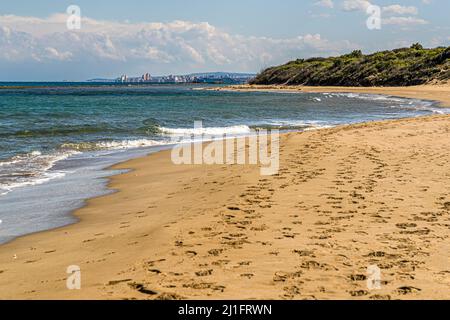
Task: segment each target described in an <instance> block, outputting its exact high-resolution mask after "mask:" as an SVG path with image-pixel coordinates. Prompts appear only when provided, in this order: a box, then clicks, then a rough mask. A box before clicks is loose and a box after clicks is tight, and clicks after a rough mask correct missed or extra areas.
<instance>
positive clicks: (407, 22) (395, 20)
mask: <svg viewBox="0 0 450 320" xmlns="http://www.w3.org/2000/svg"><path fill="white" fill-rule="evenodd" d="M382 23H383V24H386V25H398V26H413V25H424V24H428V21H426V20H423V19H419V18H416V17H389V18H386V19H383V22H382Z"/></svg>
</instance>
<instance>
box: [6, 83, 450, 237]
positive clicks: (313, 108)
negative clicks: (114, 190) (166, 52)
mask: <svg viewBox="0 0 450 320" xmlns="http://www.w3.org/2000/svg"><path fill="white" fill-rule="evenodd" d="M1 86H10V87H9V88H8V87H3V88H2V89H0V219H1V220H2V224H1V225H0V226H1V228H0V242H1V241H6V240H8V239H11V238H14V237H16V236H18V235H21V234H25V233H29V232H34V231H38V230H43V229H46V228H50V227H54V226H59V225H63V224H66V223H70V222H73V220H71V219H73V218H70V216H67V211H70V209H73V208H75V207H77V206H80V205H81V204H82V201H83V200H84V199H85V198H87V197H90V196H92V195H97V194H101V193H102V192H103V193H104V192H105V190H104V188H103V187H102V186H103V184H104V181H103V180H99V179H97V178H102V177H104V176H105V175H107V174H105V172H103V171H102V170H101V169H102V168H104V167H105V166H107V165H109V164H112V163H114V162H118V161H122V160H124V159H127V158H130V157H133V156H139V155H142V154H144V153H148V152H149V151H151V150H154V148H156V147H159V148H160V147H163V146H165V145H168V144H170V139H171V137H173V136H174V135H181V134H183V133H184V132H192V128H193V125H194V121H197V120H201V121H203V127H204V128H205V129H204V131H203V132H208V133H214V134H222V133H229V134H235V135H240V134H244V135H245V134H247V133H249V132H250V129H253V128H277V129H282V130H304V129H311V128H321V127H327V126H334V125H338V124H347V123H355V122H362V121H372V120H381V119H391V118H400V117H414V116H421V115H427V114H433V113H443V112H447V111H448V110H445V109H439V108H438V107H436V106H434V105H433V103H431V102H429V101H418V100H410V99H401V98H396V97H383V96H375V95H361V94H331V93H330V94H306V93H302V94H291V93H242V92H239V93H232V92H216V91H199V90H193V89H195V88H196V86H189V85H147V86H117V85H89V84H37V83H34V84H0V87H1ZM13 86H26V87H13ZM80 177H82V178H83V179H84V180H83V183H82V184H85V186H82V187H80V186H78V187H76V185H75V182H77V183H78V184H79V183H80V180H79V179H80ZM71 179H72V180H71ZM77 179H78V180H77ZM70 181H72V185H71V184H70ZM99 181H101V182H99ZM56 186H57V187H56ZM69 186H70V189H68V188H69ZM55 189H58V190H59V196H56V195H55V192H56V191H57V190H56V191H55ZM57 193H58V192H57ZM49 194H52V196H51V197H50V196H48V195H49ZM69 194H70V196H69ZM29 199H32V200H29ZM30 208H33V210H32V211H33V216H32V217H30V216H28V217H27V213H28V211H29V210H30ZM28 214H29V213H28ZM11 217H14V219H12V218H11ZM5 221H10V222H9V223H7V224H5ZM12 221H14V222H12ZM5 226H6V227H5ZM6 228H7V229H6ZM5 230H7V232H6V231H5ZM2 232H3V234H2Z"/></svg>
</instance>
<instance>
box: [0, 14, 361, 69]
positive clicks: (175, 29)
mask: <svg viewBox="0 0 450 320" xmlns="http://www.w3.org/2000/svg"><path fill="white" fill-rule="evenodd" d="M66 18H67V16H66V15H64V14H57V15H52V16H50V17H48V18H46V19H41V18H35V17H21V16H12V15H4V16H0V63H2V61H3V63H5V62H7V61H15V62H20V61H25V62H29V61H36V62H39V63H41V62H46V63H51V62H52V61H55V62H61V61H67V62H68V63H70V64H71V65H73V68H74V69H75V68H77V69H80V68H83V67H82V66H84V65H85V63H86V62H89V63H90V65H94V66H95V65H97V64H100V63H104V62H105V61H109V65H114V63H115V64H116V65H121V66H126V67H129V68H131V66H134V67H135V69H136V70H138V69H139V70H141V69H140V68H141V66H142V68H144V70H143V71H145V70H149V69H148V68H154V69H155V70H156V69H157V68H159V69H157V70H164V71H163V72H165V70H167V71H168V72H177V70H178V71H179V72H183V71H186V70H188V69H189V70H192V71H194V70H196V71H198V70H225V69H227V70H230V69H231V70H242V71H257V70H259V69H260V68H262V67H266V66H268V65H273V64H278V63H282V62H286V61H288V60H289V59H293V58H298V57H308V56H313V55H314V56H317V55H332V54H339V53H343V52H348V51H349V50H353V49H355V48H358V47H359V46H357V45H355V44H352V43H351V42H349V41H345V40H344V41H330V40H327V39H324V38H322V37H321V35H319V34H305V35H300V36H297V37H292V38H269V37H253V36H242V35H236V34H231V33H227V32H225V31H223V30H220V29H218V28H216V27H214V26H213V25H211V24H209V23H207V22H204V23H194V22H189V21H174V22H170V23H121V22H115V21H100V20H94V19H89V18H83V19H82V22H81V27H82V28H81V30H72V31H70V30H67V28H66ZM67 66H69V64H68V65H67ZM164 66H165V67H164ZM174 69H176V70H174ZM181 69H182V70H181ZM88 71H91V72H92V70H88Z"/></svg>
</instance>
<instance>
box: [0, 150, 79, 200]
mask: <svg viewBox="0 0 450 320" xmlns="http://www.w3.org/2000/svg"><path fill="white" fill-rule="evenodd" d="M76 153H78V152H77V151H74V150H68V151H57V152H54V153H51V154H42V153H41V152H40V151H32V152H30V153H27V154H20V155H16V156H14V157H12V158H11V159H9V160H5V161H1V162H0V195H5V194H7V193H9V192H10V191H12V190H13V189H16V188H20V187H25V186H32V185H37V184H42V183H45V182H48V181H50V180H53V179H57V178H61V177H63V176H64V175H65V174H66V172H63V171H56V170H51V169H52V168H53V167H54V166H55V164H56V163H57V162H59V161H61V160H64V159H67V158H68V157H70V156H72V155H74V154H76Z"/></svg>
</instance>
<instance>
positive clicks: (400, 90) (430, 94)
mask: <svg viewBox="0 0 450 320" xmlns="http://www.w3.org/2000/svg"><path fill="white" fill-rule="evenodd" d="M204 90H211V91H234V92H251V91H256V92H257V91H260V92H267V91H268V92H270V91H278V92H305V93H326V92H328V93H344V92H345V93H366V94H380V95H387V96H398V97H403V98H413V99H420V100H431V101H438V102H440V105H441V106H442V107H450V84H448V83H447V84H436V85H422V86H413V87H309V86H285V85H238V86H227V87H221V88H208V89H204Z"/></svg>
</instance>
